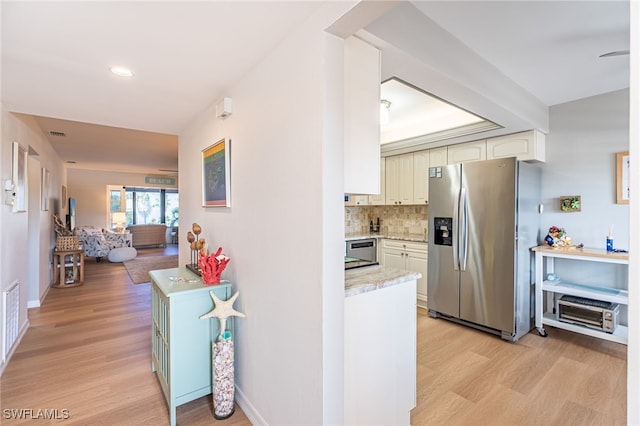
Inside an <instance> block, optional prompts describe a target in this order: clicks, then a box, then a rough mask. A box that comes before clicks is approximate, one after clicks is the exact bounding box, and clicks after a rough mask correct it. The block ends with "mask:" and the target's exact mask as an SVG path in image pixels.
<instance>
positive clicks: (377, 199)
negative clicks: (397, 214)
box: [369, 157, 387, 206]
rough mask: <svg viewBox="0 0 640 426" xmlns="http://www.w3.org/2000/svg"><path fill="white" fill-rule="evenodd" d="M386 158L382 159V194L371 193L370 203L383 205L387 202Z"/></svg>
mask: <svg viewBox="0 0 640 426" xmlns="http://www.w3.org/2000/svg"><path fill="white" fill-rule="evenodd" d="M386 165H387V162H386V158H384V157H383V158H381V159H380V194H377V195H370V196H369V204H372V205H374V206H381V205H384V204H386V201H387V200H386V175H387V174H386V167H387V166H386Z"/></svg>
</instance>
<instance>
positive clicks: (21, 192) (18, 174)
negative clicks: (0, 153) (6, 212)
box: [12, 142, 27, 212]
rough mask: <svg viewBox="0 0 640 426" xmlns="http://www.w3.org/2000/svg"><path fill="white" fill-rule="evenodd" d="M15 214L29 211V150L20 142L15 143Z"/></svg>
mask: <svg viewBox="0 0 640 426" xmlns="http://www.w3.org/2000/svg"><path fill="white" fill-rule="evenodd" d="M12 178H13V184H14V191H15V194H16V196H15V201H14V203H13V211H14V212H26V211H27V150H26V149H24V148H23V147H22V145H20V144H19V143H18V142H14V143H13V176H12Z"/></svg>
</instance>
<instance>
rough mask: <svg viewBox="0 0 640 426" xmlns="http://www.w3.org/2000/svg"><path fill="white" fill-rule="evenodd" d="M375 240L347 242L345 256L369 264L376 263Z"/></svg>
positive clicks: (366, 239)
mask: <svg viewBox="0 0 640 426" xmlns="http://www.w3.org/2000/svg"><path fill="white" fill-rule="evenodd" d="M377 251H378V250H377V240H376V239H375V238H365V239H361V240H347V251H346V253H345V254H346V256H347V257H352V258H355V259H360V260H367V261H369V262H376V261H377V256H378V254H377Z"/></svg>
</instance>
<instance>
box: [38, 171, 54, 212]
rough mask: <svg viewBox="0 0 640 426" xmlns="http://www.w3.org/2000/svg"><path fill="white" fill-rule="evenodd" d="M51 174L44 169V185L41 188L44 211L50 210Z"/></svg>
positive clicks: (41, 202) (41, 205) (41, 203)
mask: <svg viewBox="0 0 640 426" xmlns="http://www.w3.org/2000/svg"><path fill="white" fill-rule="evenodd" d="M50 182H51V174H50V173H49V170H47V169H45V168H44V167H43V168H42V184H41V186H40V195H41V200H40V207H41V208H42V210H45V211H47V210H49V191H50V188H49V187H50V185H51V183H50Z"/></svg>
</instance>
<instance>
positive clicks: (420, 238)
mask: <svg viewBox="0 0 640 426" xmlns="http://www.w3.org/2000/svg"><path fill="white" fill-rule="evenodd" d="M365 238H377V239H385V238H386V239H388V240H403V241H413V242H417V243H426V242H429V240H428V238H427V237H426V236H425V235H424V234H399V233H398V234H396V233H382V232H375V233H367V234H357V233H355V234H346V235H345V236H344V239H345V240H363V239H365Z"/></svg>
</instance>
